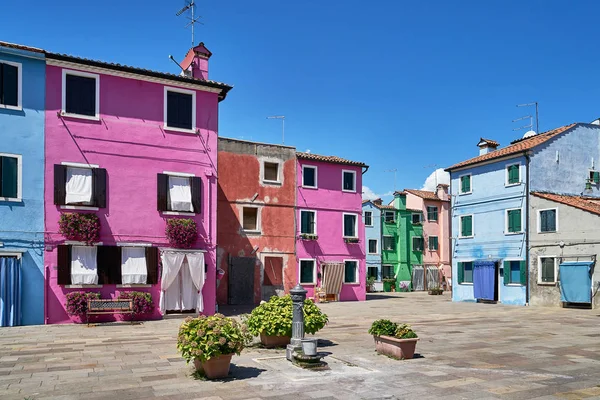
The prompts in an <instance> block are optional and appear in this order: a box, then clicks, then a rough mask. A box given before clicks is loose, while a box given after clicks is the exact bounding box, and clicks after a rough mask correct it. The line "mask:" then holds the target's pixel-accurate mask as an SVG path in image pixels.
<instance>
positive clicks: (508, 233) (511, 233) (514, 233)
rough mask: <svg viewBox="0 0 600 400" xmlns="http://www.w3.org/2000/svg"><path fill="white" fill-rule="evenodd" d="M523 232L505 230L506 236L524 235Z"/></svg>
mask: <svg viewBox="0 0 600 400" xmlns="http://www.w3.org/2000/svg"><path fill="white" fill-rule="evenodd" d="M522 234H523V232H522V231H521V232H504V236H513V235H522Z"/></svg>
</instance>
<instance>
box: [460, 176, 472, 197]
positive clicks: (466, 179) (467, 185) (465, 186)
mask: <svg viewBox="0 0 600 400" xmlns="http://www.w3.org/2000/svg"><path fill="white" fill-rule="evenodd" d="M459 193H460V194H467V193H471V175H470V174H469V175H463V176H461V177H460V192H459Z"/></svg>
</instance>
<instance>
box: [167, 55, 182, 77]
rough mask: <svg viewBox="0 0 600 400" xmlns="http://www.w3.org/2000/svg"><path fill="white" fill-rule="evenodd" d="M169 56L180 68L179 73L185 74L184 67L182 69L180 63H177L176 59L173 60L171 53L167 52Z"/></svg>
mask: <svg viewBox="0 0 600 400" xmlns="http://www.w3.org/2000/svg"><path fill="white" fill-rule="evenodd" d="M169 58H170V59H171V61H173V62H174V63H175V64H177V66H178V67H179V68H181V73H182V74H184V75H185V69H183V67H182V66H181V64H179V63H178V62H177V61H175V59H174V58H173V56H172V55H170V54H169Z"/></svg>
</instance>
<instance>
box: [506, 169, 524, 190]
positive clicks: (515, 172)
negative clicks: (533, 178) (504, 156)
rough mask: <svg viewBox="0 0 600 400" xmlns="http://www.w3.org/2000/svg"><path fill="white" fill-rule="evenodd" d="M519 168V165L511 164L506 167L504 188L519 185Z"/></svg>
mask: <svg viewBox="0 0 600 400" xmlns="http://www.w3.org/2000/svg"><path fill="white" fill-rule="evenodd" d="M520 168H521V164H511V165H508V166H506V186H510V185H518V184H519V183H521V176H520Z"/></svg>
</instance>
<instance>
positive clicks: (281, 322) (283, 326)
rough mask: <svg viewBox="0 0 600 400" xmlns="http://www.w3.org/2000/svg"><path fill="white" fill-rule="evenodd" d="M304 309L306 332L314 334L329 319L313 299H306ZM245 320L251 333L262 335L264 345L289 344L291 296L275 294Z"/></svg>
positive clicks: (279, 345)
mask: <svg viewBox="0 0 600 400" xmlns="http://www.w3.org/2000/svg"><path fill="white" fill-rule="evenodd" d="M303 310H304V333H308V334H314V333H316V332H317V331H319V330H320V329H321V328H323V327H324V326H325V324H326V323H327V322H328V321H329V319H328V318H327V315H326V314H324V313H323V312H322V311H321V309H320V308H319V307H317V305H316V304H315V303H314V302H313V301H312V300H309V299H306V300H304V307H303ZM245 322H246V324H247V325H248V330H249V331H250V333H252V334H253V335H255V336H259V335H260V341H261V343H262V344H263V346H265V347H268V348H272V347H281V346H285V345H287V344H289V343H290V338H291V336H292V298H291V296H290V295H286V296H283V297H278V296H273V297H271V299H269V301H266V302H261V304H260V305H259V306H258V307H256V308H255V309H254V310H252V312H251V313H250V315H248V316H246V317H245Z"/></svg>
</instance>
